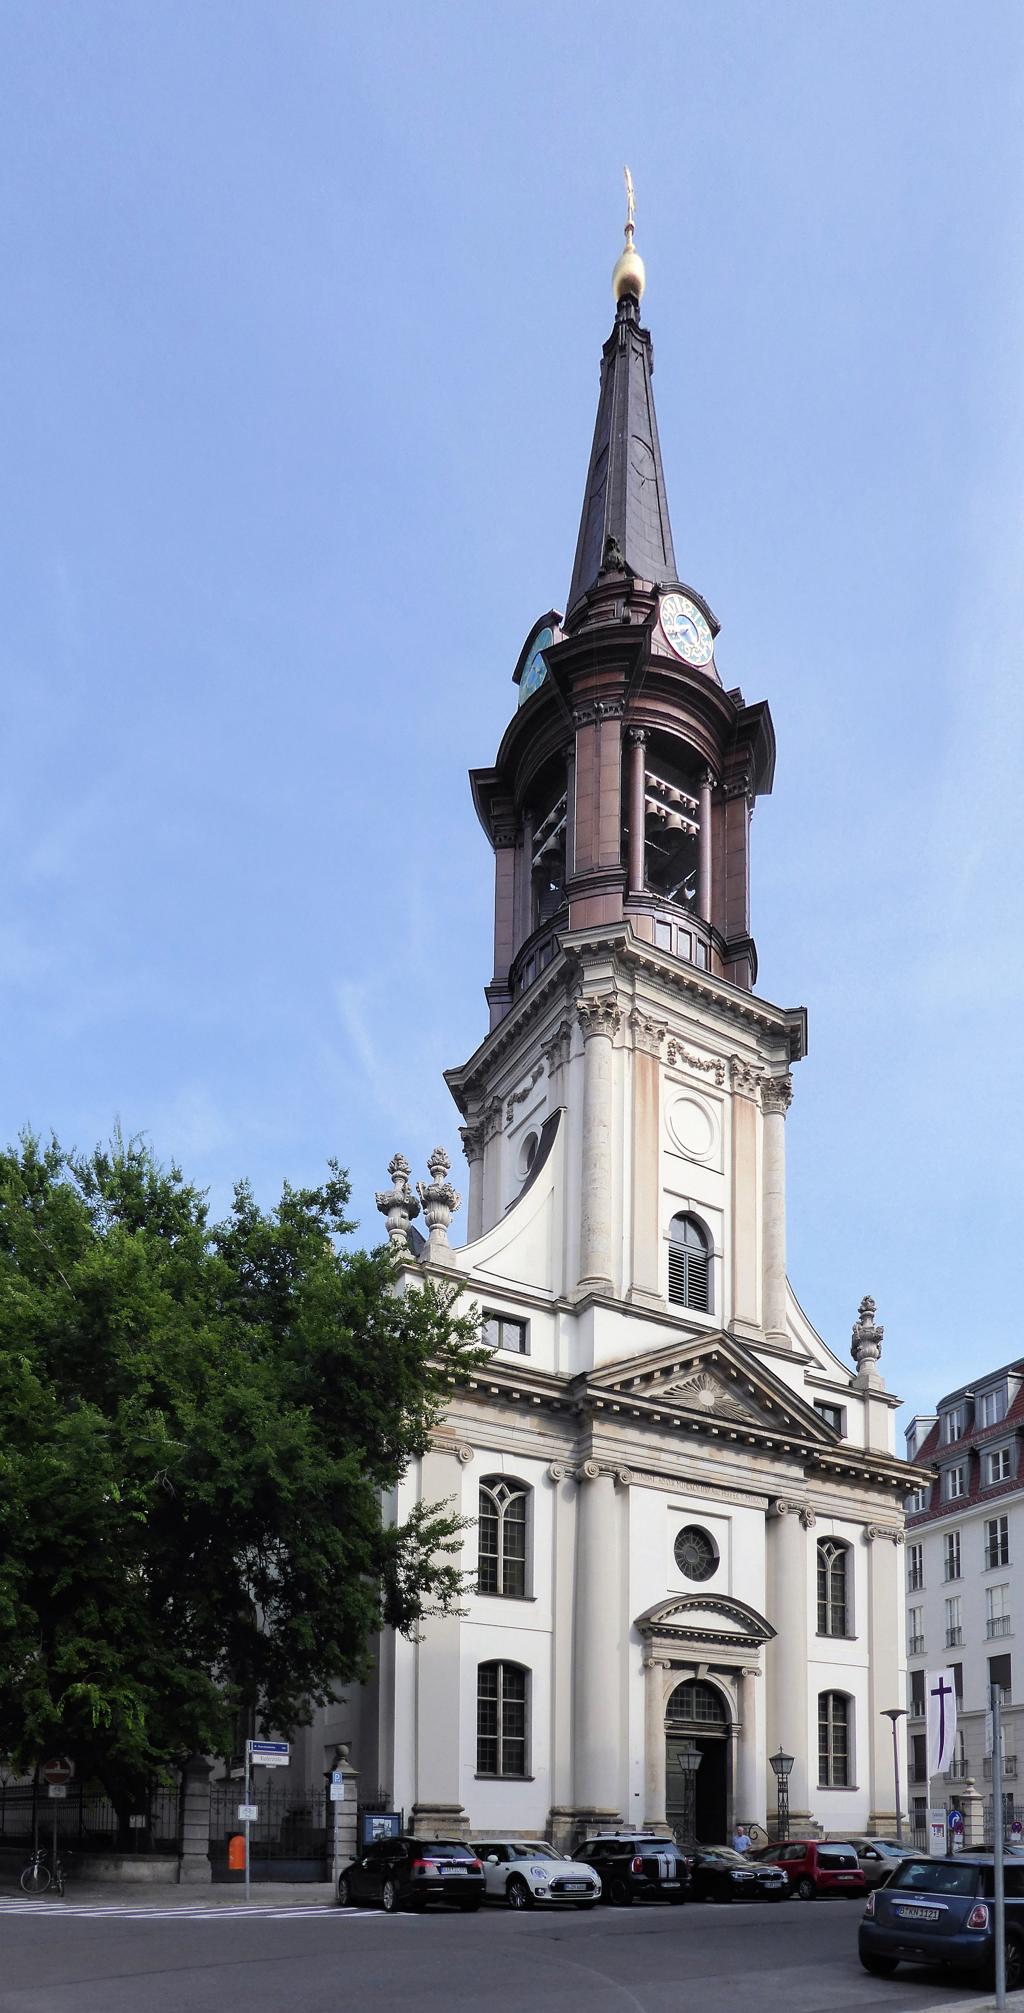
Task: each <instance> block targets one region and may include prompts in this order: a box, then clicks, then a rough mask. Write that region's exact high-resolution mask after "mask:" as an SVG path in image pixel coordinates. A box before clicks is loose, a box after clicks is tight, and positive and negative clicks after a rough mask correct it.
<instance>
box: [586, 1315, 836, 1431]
mask: <svg viewBox="0 0 1024 2013" xmlns="http://www.w3.org/2000/svg"><path fill="white" fill-rule="evenodd" d="M573 1393H574V1396H575V1397H576V1398H577V1399H578V1400H582V1401H583V1402H584V1403H589V1405H590V1406H592V1407H594V1408H595V1409H597V1410H612V1411H615V1412H618V1413H620V1414H624V1415H628V1414H632V1415H633V1416H634V1417H637V1418H641V1417H647V1418H651V1417H652V1416H653V1417H654V1418H655V1419H657V1417H658V1415H659V1414H661V1413H667V1414H669V1415H671V1416H675V1415H677V1414H678V1415H680V1416H682V1417H685V1418H686V1419H687V1422H688V1423H690V1424H692V1425H703V1426H704V1427H705V1429H706V1430H708V1431H709V1432H711V1433H712V1434H718V1435H721V1436H729V1437H736V1438H742V1437H745V1435H746V1433H749V1434H751V1435H752V1436H754V1437H757V1436H760V1435H766V1436H769V1437H770V1438H771V1439H772V1440H775V1441H777V1440H778V1439H779V1438H780V1437H783V1438H785V1437H787V1436H788V1437H789V1438H791V1439H793V1440H795V1441H797V1442H798V1443H799V1444H800V1446H801V1447H804V1448H811V1449H821V1450H822V1451H824V1450H826V1449H830V1448H832V1447H835V1446H836V1445H837V1444H838V1441H839V1438H840V1435H839V1434H838V1433H837V1432H836V1431H835V1430H834V1428H833V1427H831V1426H827V1425H826V1424H825V1421H824V1419H823V1418H822V1417H821V1414H820V1413H819V1412H816V1411H815V1410H814V1407H813V1405H810V1404H808V1403H807V1401H806V1399H804V1398H801V1397H798V1396H797V1394H796V1392H795V1391H791V1390H790V1388H789V1386H788V1385H787V1384H784V1383H783V1382H782V1379H781V1378H779V1377H776V1376H775V1375H774V1373H773V1372H772V1371H770V1370H768V1369H766V1367H765V1365H764V1364H763V1363H762V1362H761V1361H760V1360H759V1358H758V1357H757V1356H755V1355H754V1353H753V1351H752V1350H750V1349H748V1348H746V1347H745V1346H744V1344H743V1343H741V1342H737V1340H736V1338H735V1336H732V1335H726V1334H719V1335H709V1336H690V1337H689V1338H688V1339H687V1340H685V1341H683V1342H676V1343H673V1344H672V1345H671V1346H670V1347H669V1348H667V1349H659V1350H657V1351H655V1352H653V1353H652V1354H651V1355H649V1356H631V1357H629V1358H628V1359H627V1360H626V1361H620V1362H618V1363H606V1364H604V1365H603V1366H602V1368H601V1369H600V1370H594V1371H590V1372H588V1373H587V1374H586V1375H585V1376H583V1377H580V1378H577V1379H576V1380H575V1383H574V1387H573Z"/></svg>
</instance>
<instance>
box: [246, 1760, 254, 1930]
mask: <svg viewBox="0 0 1024 2013" xmlns="http://www.w3.org/2000/svg"><path fill="white" fill-rule="evenodd" d="M251 1802H252V1797H251V1796H250V1794H249V1743H248V1741H246V1743H245V1807H246V1811H248V1808H249V1805H250V1803H251ZM245 1898H246V1900H247V1901H249V1900H251V1898H252V1897H251V1895H250V1891H249V1819H248V1816H247V1817H246V1819H245Z"/></svg>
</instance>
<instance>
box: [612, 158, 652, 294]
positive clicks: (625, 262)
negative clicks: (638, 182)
mask: <svg viewBox="0 0 1024 2013" xmlns="http://www.w3.org/2000/svg"><path fill="white" fill-rule="evenodd" d="M622 172H623V174H624V176H625V179H626V242H625V244H624V245H623V247H622V251H621V252H620V254H619V257H618V260H617V262H616V266H615V271H614V272H613V274H612V293H613V295H614V297H615V300H616V302H618V301H621V300H622V298H623V295H624V294H632V295H633V298H634V300H637V301H639V300H640V299H641V298H642V295H643V290H644V287H645V286H646V284H647V275H646V273H645V272H644V262H643V260H642V258H641V257H640V254H639V252H638V251H637V250H636V249H635V247H634V244H633V231H634V227H635V226H634V219H635V216H636V197H635V196H634V194H633V177H632V175H631V174H630V172H629V169H628V168H623V171H622Z"/></svg>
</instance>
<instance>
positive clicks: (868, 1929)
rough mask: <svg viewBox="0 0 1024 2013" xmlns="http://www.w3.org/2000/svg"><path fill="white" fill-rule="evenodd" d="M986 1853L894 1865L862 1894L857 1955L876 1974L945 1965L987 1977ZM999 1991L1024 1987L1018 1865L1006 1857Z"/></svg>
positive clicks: (991, 1957)
mask: <svg viewBox="0 0 1024 2013" xmlns="http://www.w3.org/2000/svg"><path fill="white" fill-rule="evenodd" d="M992 1883H993V1867H992V1855H991V1853H988V1852H986V1853H980V1852H979V1853H974V1852H970V1853H968V1852H957V1853H952V1854H950V1856H949V1857H948V1858H945V1859H938V1858H936V1859H931V1858H926V1857H924V1856H915V1857H913V1858H910V1859H904V1860H901V1862H900V1864H899V1865H898V1866H896V1867H894V1869H893V1872H892V1874H891V1875H890V1877H889V1879H888V1880H887V1881H886V1883H885V1886H884V1887H876V1888H875V1890H874V1892H873V1893H871V1894H869V1896H868V1904H867V1907H866V1908H865V1910H864V1915H863V1919H862V1921H861V1925H860V1932H859V1938H858V1942H859V1950H860V1961H861V1963H862V1964H863V1966H864V1969H865V1971H870V1972H872V1973H873V1975H874V1976H876V1977H882V1978H887V1977H891V1975H892V1973H893V1972H894V1971H895V1969H896V1966H897V1964H946V1965H949V1966H951V1967H955V1969H956V1970H958V1971H974V1972H976V1973H978V1974H980V1975H981V1976H982V1977H984V1978H985V1979H988V1980H990V1979H991V1977H992V1975H993V1971H994V1968H995V1910H994V1907H993V1902H992ZM1005 1886H1006V1989H1007V1991H1008V1992H1014V1991H1017V1990H1019V1988H1020V1987H1021V1986H1022V1985H1024V1864H1022V1863H1021V1861H1020V1860H1019V1859H1011V1860H1008V1861H1007V1863H1006V1867H1005Z"/></svg>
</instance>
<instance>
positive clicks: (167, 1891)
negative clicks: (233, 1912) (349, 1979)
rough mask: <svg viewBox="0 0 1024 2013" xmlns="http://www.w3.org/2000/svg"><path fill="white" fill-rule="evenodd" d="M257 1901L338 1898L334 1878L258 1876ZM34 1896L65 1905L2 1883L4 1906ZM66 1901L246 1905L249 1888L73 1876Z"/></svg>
mask: <svg viewBox="0 0 1024 2013" xmlns="http://www.w3.org/2000/svg"><path fill="white" fill-rule="evenodd" d="M250 1892H251V1896H252V1905H253V1906H254V1907H255V1906H260V1907H264V1908H268V1907H272V1908H313V1907H316V1908H323V1906H324V1904H325V1903H327V1902H331V1901H333V1900H334V1899H335V1891H334V1883H333V1881H330V1880H308V1881H281V1880H254V1881H253V1884H252V1888H251V1890H250ZM27 1900H34V1901H36V1903H37V1905H39V1906H46V1907H53V1908H62V1907H63V1906H64V1902H62V1901H61V1898H60V1896H59V1895H57V1894H54V1893H53V1892H52V1891H51V1892H50V1893H48V1894H42V1895H38V1896H32V1895H24V1894H23V1893H22V1892H21V1889H20V1887H19V1886H18V1884H17V1882H16V1881H15V1882H12V1881H10V1880H5V1881H4V1882H3V1884H2V1885H0V1909H2V1907H3V1904H4V1903H5V1902H8V1901H22V1902H24V1901H27ZM64 1900H65V1901H66V1902H68V1903H69V1904H71V1905H72V1906H74V1905H75V1904H78V1905H79V1906H83V1907H89V1908H102V1907H104V1906H105V1907H107V1908H110V1909H111V1910H114V1909H116V1910H117V1913H118V1914H119V1915H123V1914H124V1913H125V1912H126V1911H127V1910H131V1911H135V1910H138V1912H139V1913H140V1914H144V1913H145V1912H146V1911H147V1909H153V1908H160V1909H164V1908H191V1909H195V1908H244V1906H245V1888H244V1887H243V1886H242V1885H241V1884H239V1886H237V1887H235V1886H233V1885H232V1886H228V1885H227V1884H223V1885H222V1884H220V1883H219V1882H218V1883H217V1884H216V1885H211V1886H209V1887H207V1886H205V1885H203V1886H200V1885H198V1884H197V1885H195V1886H192V1885H189V1886H187V1887H179V1886H178V1884H177V1882H176V1881H173V1882H172V1881H169V1880H168V1881H165V1880H153V1881H148V1880H147V1881H138V1882H136V1881H132V1880H76V1878H75V1876H74V1874H72V1876H71V1879H70V1880H69V1881H68V1884H67V1889H66V1893H65V1897H64Z"/></svg>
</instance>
